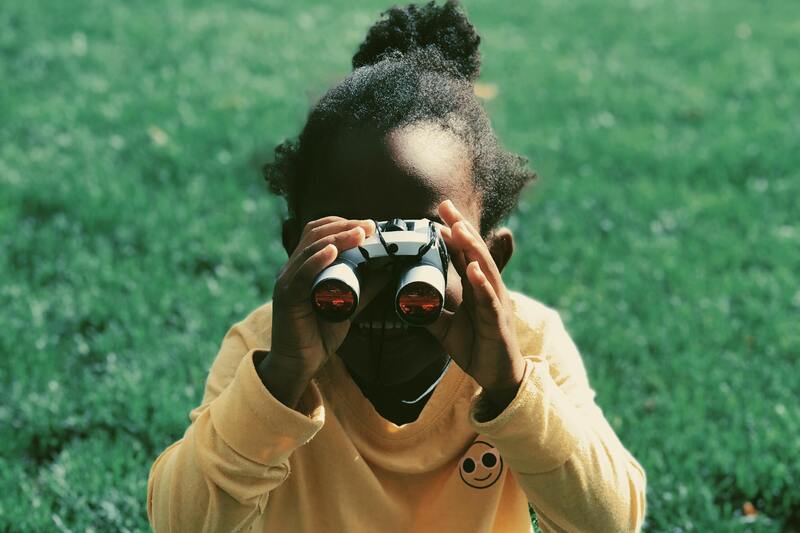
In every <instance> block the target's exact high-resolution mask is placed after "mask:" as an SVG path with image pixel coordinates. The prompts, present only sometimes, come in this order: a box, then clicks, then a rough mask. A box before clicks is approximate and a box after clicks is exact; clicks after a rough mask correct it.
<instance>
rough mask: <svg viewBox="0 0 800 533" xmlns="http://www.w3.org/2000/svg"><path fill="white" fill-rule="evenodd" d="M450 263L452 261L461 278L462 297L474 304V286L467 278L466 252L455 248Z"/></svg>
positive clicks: (469, 303)
mask: <svg viewBox="0 0 800 533" xmlns="http://www.w3.org/2000/svg"><path fill="white" fill-rule="evenodd" d="M450 263H452V265H453V268H454V269H455V271H456V273H458V277H459V278H460V279H461V298H462V299H463V300H464V301H465V302H467V304H468V305H472V300H473V296H472V287H471V286H470V284H469V280H468V279H467V261H466V259H465V258H464V253H463V252H461V251H460V250H454V253H453V254H451V255H450Z"/></svg>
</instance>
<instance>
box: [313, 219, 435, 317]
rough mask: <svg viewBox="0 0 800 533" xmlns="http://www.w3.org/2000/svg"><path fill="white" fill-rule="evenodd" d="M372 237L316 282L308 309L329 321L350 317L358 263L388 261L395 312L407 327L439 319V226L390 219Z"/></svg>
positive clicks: (359, 268) (343, 255) (357, 291)
mask: <svg viewBox="0 0 800 533" xmlns="http://www.w3.org/2000/svg"><path fill="white" fill-rule="evenodd" d="M375 228H376V229H375V234H374V235H372V236H371V237H369V238H368V239H366V240H365V241H364V243H363V244H362V245H361V246H358V247H356V248H352V249H350V250H345V251H343V252H341V253H340V254H339V256H338V257H337V258H336V260H335V261H334V262H333V263H332V264H331V265H330V266H328V267H327V268H325V269H324V270H323V271H322V272H320V273H319V274H318V275H317V277H316V278H315V279H314V283H313V284H312V289H311V305H312V307H313V308H314V310H315V311H316V312H317V313H318V314H319V316H320V317H321V318H323V319H325V320H328V321H330V322H341V321H344V320H347V319H348V318H350V317H351V316H352V315H353V313H354V312H355V310H356V308H357V307H358V301H359V296H360V293H361V276H362V272H363V268H362V265H365V264H366V263H370V262H382V261H390V262H392V263H393V264H394V265H393V266H395V267H396V268H397V271H398V272H399V275H398V276H397V280H396V283H397V289H396V291H395V299H394V301H395V305H394V307H395V312H396V314H397V316H398V317H399V318H400V320H402V321H403V322H405V323H407V324H409V325H410V326H425V325H428V324H431V323H433V322H435V321H436V319H437V318H439V315H440V314H441V312H442V308H443V306H444V295H445V288H446V286H447V269H448V265H449V258H448V256H447V247H446V246H445V243H444V240H443V239H442V236H441V234H440V233H439V230H438V228H437V227H436V226H435V225H434V223H433V222H431V221H430V220H428V219H425V218H423V219H417V220H404V219H399V218H394V219H391V220H386V221H382V222H376V223H375Z"/></svg>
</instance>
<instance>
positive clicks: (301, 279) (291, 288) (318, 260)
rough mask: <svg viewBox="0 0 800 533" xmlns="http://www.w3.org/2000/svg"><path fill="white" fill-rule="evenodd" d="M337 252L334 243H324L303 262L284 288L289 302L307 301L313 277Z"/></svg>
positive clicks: (327, 264) (334, 258)
mask: <svg viewBox="0 0 800 533" xmlns="http://www.w3.org/2000/svg"><path fill="white" fill-rule="evenodd" d="M338 253H339V252H338V249H337V248H336V245H334V244H326V245H325V246H323V247H322V248H320V249H319V250H317V251H316V252H315V253H313V254H311V256H310V257H308V259H306V260H305V262H303V264H302V265H301V266H300V267H299V268H298V269H297V272H295V273H294V276H293V277H292V279H291V281H290V282H289V283H288V285H287V288H286V296H287V297H288V298H289V300H290V302H291V303H302V302H308V297H309V294H311V283H312V282H313V281H314V278H316V277H317V274H319V273H320V272H322V270H323V269H325V268H327V267H328V266H329V265H330V264H331V263H333V262H334V261H335V260H336V257H337V256H338Z"/></svg>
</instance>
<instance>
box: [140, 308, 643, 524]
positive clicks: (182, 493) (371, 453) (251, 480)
mask: <svg viewBox="0 0 800 533" xmlns="http://www.w3.org/2000/svg"><path fill="white" fill-rule="evenodd" d="M511 295H512V301H513V305H514V312H515V316H516V327H517V335H518V337H519V339H520V348H521V349H522V352H523V355H524V356H525V360H526V362H525V376H524V379H523V382H522V386H521V387H520V389H519V391H518V393H517V395H516V397H515V398H514V399H513V400H512V402H511V403H510V404H509V405H508V407H507V408H506V409H505V410H504V411H503V412H502V413H500V414H499V415H498V416H496V417H495V418H494V419H492V420H489V421H486V422H480V421H479V420H481V419H482V417H481V416H480V413H481V412H482V408H483V399H482V396H480V392H481V389H480V387H478V385H477V384H476V383H475V382H474V381H473V380H472V379H471V378H470V377H469V376H467V375H466V374H465V373H464V372H463V371H461V369H460V368H459V367H458V366H457V365H455V364H451V365H450V366H449V368H448V370H447V372H446V374H445V376H444V378H443V379H442V381H441V382H440V383H439V385H438V386H437V387H436V389H435V390H434V392H433V395H432V396H431V397H430V398H429V400H428V402H427V404H426V405H425V407H424V409H423V410H422V413H421V414H420V416H419V418H418V419H417V420H416V421H414V422H412V423H409V424H404V425H402V426H397V425H395V424H393V423H392V422H389V421H387V420H385V419H384V418H382V417H381V416H380V415H379V414H378V413H377V411H375V409H374V408H373V407H372V404H371V403H370V402H369V400H368V399H366V398H365V397H364V396H363V395H362V394H361V391H360V389H359V388H358V386H357V385H356V384H355V383H354V382H353V381H352V379H351V378H350V375H349V374H348V372H347V369H346V368H345V366H344V364H343V362H342V361H341V359H339V357H338V356H337V355H336V354H333V355H332V356H331V358H330V359H329V361H328V363H326V365H325V366H324V367H323V368H322V369H321V370H320V372H319V374H318V375H317V376H316V378H315V379H314V380H313V381H312V382H311V384H310V385H309V387H308V388H307V389H306V391H305V393H304V395H303V397H302V399H301V401H300V403H299V405H298V407H297V410H294V409H290V408H288V407H286V406H285V405H283V404H282V403H280V402H279V401H278V400H276V399H275V398H274V397H273V396H272V395H271V394H270V393H269V391H268V390H267V389H266V387H264V385H263V384H262V383H261V380H260V379H259V377H258V374H257V373H256V369H255V364H254V361H253V356H254V353H255V352H256V351H261V350H268V349H269V347H270V339H271V335H270V330H271V327H272V315H271V304H270V303H268V304H265V305H263V306H261V307H260V308H258V309H256V310H255V311H254V312H253V313H251V314H250V315H249V316H248V317H247V318H246V319H245V320H244V321H242V322H240V323H238V324H236V325H234V326H233V327H232V328H231V329H230V331H229V332H228V334H227V335H226V336H225V339H224V340H223V342H222V346H221V348H220V351H219V354H218V355H217V358H216V360H215V361H214V364H213V366H212V368H211V372H210V374H209V376H208V381H207V383H206V388H205V394H204V396H203V401H202V404H201V405H200V406H199V407H197V408H195V409H194V410H192V412H191V414H190V416H189V417H190V420H191V422H192V423H191V425H190V426H189V428H188V429H187V430H186V433H185V434H184V436H183V438H182V439H181V440H179V441H178V442H176V443H174V444H172V445H171V446H170V447H168V448H167V449H166V450H165V451H164V452H162V454H161V455H160V456H159V457H158V458H157V459H156V461H155V463H154V464H153V467H152V469H151V471H150V477H149V480H148V485H147V512H148V517H149V519H150V522H151V524H152V526H153V528H154V530H155V531H156V532H162V531H178V532H191V533H194V532H201V531H257V532H262V531H268V532H304V531H314V532H361V531H380V532H415V531H421V532H436V533H440V532H449V531H452V532H476V533H477V532H527V531H530V530H531V525H530V516H529V511H528V505H529V504H530V505H531V506H532V507H533V508H534V509H535V511H536V514H537V515H538V518H539V525H540V527H541V529H542V531H545V532H549V531H569V532H573V531H592V532H603V531H613V532H618V531H634V530H638V529H639V528H640V527H641V524H642V521H643V519H644V514H645V486H646V477H645V473H644V470H643V469H642V467H641V466H640V465H639V463H638V462H637V461H636V459H634V457H633V456H632V455H631V454H630V453H629V452H628V451H627V450H626V449H625V447H624V446H623V445H622V443H621V442H620V441H619V439H618V438H617V436H616V435H615V434H614V431H613V429H612V428H611V427H610V426H609V424H608V422H607V421H606V419H605V417H604V416H603V413H602V411H601V410H600V408H599V407H598V406H597V405H596V404H595V402H594V397H595V393H594V391H593V390H592V389H591V387H590V386H589V382H588V380H587V376H586V371H585V369H584V366H583V362H582V360H581V357H580V354H579V353H578V350H577V349H576V347H575V344H574V343H573V342H572V339H571V338H570V337H569V335H568V334H567V332H566V330H565V329H564V325H563V323H562V321H561V319H560V317H559V316H558V314H557V313H556V312H555V311H553V310H552V309H550V308H548V307H546V306H544V305H543V304H541V303H539V302H537V301H536V300H533V299H531V298H529V297H527V296H525V295H523V294H521V293H517V292H512V293H511Z"/></svg>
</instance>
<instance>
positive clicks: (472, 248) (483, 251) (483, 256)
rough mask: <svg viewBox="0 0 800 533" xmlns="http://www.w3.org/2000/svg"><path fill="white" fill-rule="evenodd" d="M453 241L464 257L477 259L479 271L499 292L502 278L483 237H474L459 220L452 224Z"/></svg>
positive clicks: (468, 259) (472, 259) (469, 259)
mask: <svg viewBox="0 0 800 533" xmlns="http://www.w3.org/2000/svg"><path fill="white" fill-rule="evenodd" d="M453 243H454V245H455V247H456V248H459V249H461V250H463V252H464V258H465V259H466V260H467V261H468V262H469V261H478V263H479V264H480V267H481V271H482V272H483V273H484V275H485V276H486V277H487V278H488V279H489V282H490V283H491V284H492V286H493V287H494V290H495V291H496V292H497V293H498V294H499V293H500V292H501V291H502V287H503V278H502V277H501V275H500V270H499V269H498V268H497V264H496V263H495V262H494V258H493V257H492V254H491V252H489V248H488V247H487V246H486V243H485V242H484V241H483V239H481V238H477V237H475V235H474V234H473V233H472V232H471V231H470V230H469V229H468V228H467V227H466V226H465V224H464V222H463V221H459V222H457V223H456V224H455V225H454V226H453Z"/></svg>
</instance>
